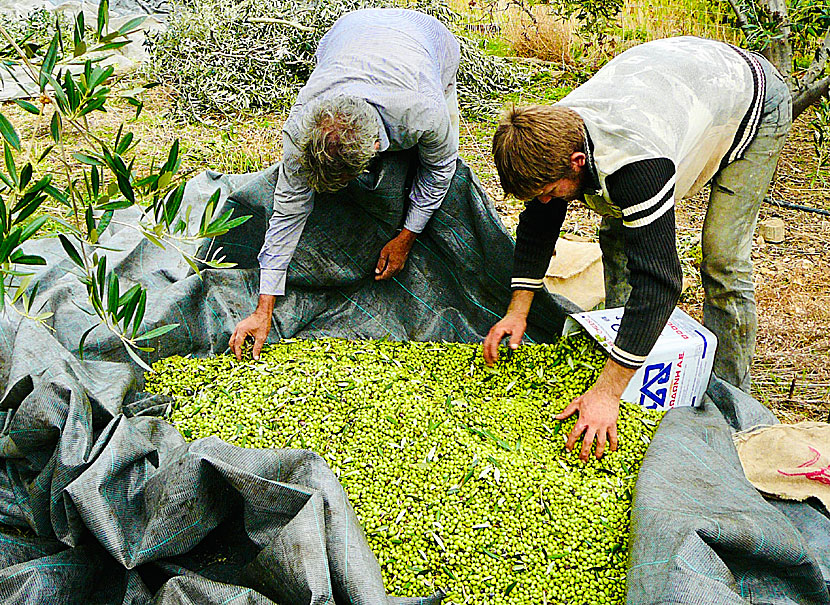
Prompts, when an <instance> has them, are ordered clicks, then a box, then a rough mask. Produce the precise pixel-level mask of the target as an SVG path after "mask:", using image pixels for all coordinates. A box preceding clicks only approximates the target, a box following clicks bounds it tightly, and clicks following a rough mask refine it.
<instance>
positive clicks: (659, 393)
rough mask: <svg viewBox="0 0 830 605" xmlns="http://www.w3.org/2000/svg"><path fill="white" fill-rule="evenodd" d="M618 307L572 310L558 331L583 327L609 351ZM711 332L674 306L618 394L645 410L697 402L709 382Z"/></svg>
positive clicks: (618, 316)
mask: <svg viewBox="0 0 830 605" xmlns="http://www.w3.org/2000/svg"><path fill="white" fill-rule="evenodd" d="M623 311H624V309H622V308H617V309H604V310H601V311H588V312H585V313H573V314H572V315H570V316H569V317H568V318H567V319H566V320H565V327H564V328H563V330H562V334H563V335H568V334H573V333H574V332H578V331H580V330H581V329H584V330H585V331H587V332H588V334H589V335H591V336H592V337H593V338H594V339H595V340H596V341H597V342H599V343H600V344H601V345H602V346H603V347H604V348H605V350H606V351H611V347H612V346H613V344H614V339H615V338H616V337H617V330H619V327H620V320H621V319H622V316H623ZM717 342H718V341H717V338H716V337H715V335H714V334H712V332H710V331H709V330H707V329H706V328H704V327H703V326H702V325H700V324H699V323H698V322H696V321H695V320H694V319H692V318H691V317H689V316H688V315H687V314H686V313H684V312H683V311H681V310H680V309H675V310H674V312H673V313H672V314H671V317H670V318H669V321H668V323H667V324H666V327H665V328H664V329H663V332H662V333H661V334H660V338H658V339H657V343H656V344H655V345H654V348H653V349H652V350H651V354H649V356H648V358H646V362H645V363H644V364H643V366H642V367H641V368H640V369H639V370H637V373H636V374H634V376H633V378H632V379H631V382H629V383H628V386H627V387H626V389H625V391H623V394H622V397H621V399H622V400H623V401H628V402H631V403H639V404H640V405H641V406H643V407H644V408H646V409H649V410H668V409H670V408H676V407H682V406H697V405H700V401H701V399H702V398H703V394H704V393H705V392H706V388H707V387H708V385H709V377H710V376H711V374H712V365H713V363H714V360H715V350H716V348H717Z"/></svg>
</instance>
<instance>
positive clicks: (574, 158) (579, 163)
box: [571, 151, 588, 172]
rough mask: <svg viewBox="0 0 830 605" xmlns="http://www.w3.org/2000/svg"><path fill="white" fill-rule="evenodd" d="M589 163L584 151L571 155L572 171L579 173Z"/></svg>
mask: <svg viewBox="0 0 830 605" xmlns="http://www.w3.org/2000/svg"><path fill="white" fill-rule="evenodd" d="M587 161H588V157H587V156H586V155H585V154H584V153H583V152H582V151H574V152H573V153H572V154H571V170H573V171H574V172H579V171H580V170H581V169H582V167H583V166H584V165H585V162H587Z"/></svg>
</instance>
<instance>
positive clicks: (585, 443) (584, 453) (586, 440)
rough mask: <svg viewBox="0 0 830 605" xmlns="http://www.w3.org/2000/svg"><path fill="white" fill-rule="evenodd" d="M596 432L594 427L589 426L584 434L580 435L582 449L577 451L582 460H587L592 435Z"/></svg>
mask: <svg viewBox="0 0 830 605" xmlns="http://www.w3.org/2000/svg"><path fill="white" fill-rule="evenodd" d="M596 434H597V431H596V429H595V428H594V427H591V426H589V427H588V430H587V431H585V436H584V437H582V449H581V450H580V451H579V459H580V460H582V461H583V462H587V461H588V458H589V457H590V456H591V446H592V445H593V444H594V437H595V436H596Z"/></svg>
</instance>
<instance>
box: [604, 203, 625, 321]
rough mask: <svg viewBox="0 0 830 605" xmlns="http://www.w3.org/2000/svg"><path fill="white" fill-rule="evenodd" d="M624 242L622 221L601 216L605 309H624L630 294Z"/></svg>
mask: <svg viewBox="0 0 830 605" xmlns="http://www.w3.org/2000/svg"><path fill="white" fill-rule="evenodd" d="M624 241H625V240H624V235H623V225H622V219H621V218H611V217H608V216H603V217H602V223H601V224H600V227H599V247H600V249H601V250H602V271H603V277H604V279H605V308H606V309H612V308H614V307H624V306H625V303H626V302H628V296H629V295H630V294H631V285H630V284H629V283H628V276H629V272H628V257H627V256H626V255H625V249H624V248H623V243H624Z"/></svg>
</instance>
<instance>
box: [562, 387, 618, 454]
mask: <svg viewBox="0 0 830 605" xmlns="http://www.w3.org/2000/svg"><path fill="white" fill-rule="evenodd" d="M574 412H579V419H578V420H577V421H576V425H575V426H574V428H573V430H572V431H571V434H570V435H568V441H567V443H565V448H566V449H567V450H568V451H569V452H570V451H572V450H573V449H574V445H576V442H577V441H578V440H579V438H580V436H582V434H583V433H585V436H584V437H583V438H582V449H581V450H580V452H579V459H580V460H582V461H583V462H585V461H587V460H588V458H589V457H590V455H591V445H592V444H593V443H594V438H596V440H597V447H596V452H595V455H596V457H597V459H600V458H602V455H603V454H604V453H605V444H606V442H607V443H608V444H609V449H610V450H611V451H612V452H613V451H615V450H616V449H617V418H618V417H619V414H620V400H619V398H617V399H614V397H609V396H608V395H607V394H605V393H601V392H597V391H596V389H590V390H589V391H588V392H587V393H585V394H584V395H580V396H579V397H577V398H576V399H574V400H573V401H572V402H571V404H570V405H569V406H568V407H566V408H565V410H564V411H563V412H562V413H561V414H559V415H557V416H556V418H557V420H564V419H565V418H568V417H569V416H571V415H572V414H573V413H574Z"/></svg>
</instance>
